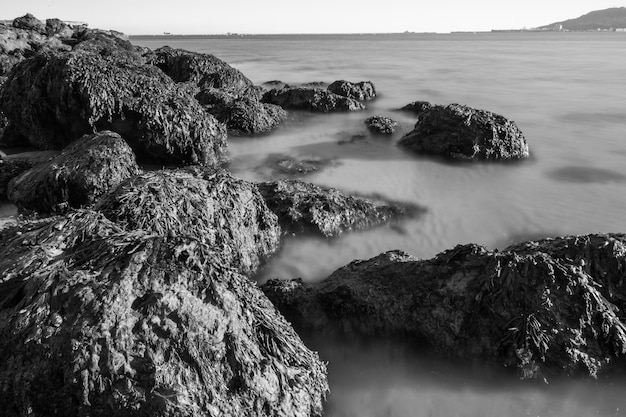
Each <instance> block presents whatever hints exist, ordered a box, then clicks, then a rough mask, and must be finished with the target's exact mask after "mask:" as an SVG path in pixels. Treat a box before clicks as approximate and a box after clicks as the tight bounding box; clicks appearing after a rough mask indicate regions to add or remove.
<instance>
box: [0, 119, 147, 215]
mask: <svg viewBox="0 0 626 417" xmlns="http://www.w3.org/2000/svg"><path fill="white" fill-rule="evenodd" d="M139 171H140V170H139V167H138V166H137V162H135V154H134V153H133V151H132V150H131V149H130V147H129V146H128V144H127V143H126V142H125V141H124V139H122V138H121V137H120V135H118V134H117V133H113V132H109V131H104V132H99V133H94V134H91V135H84V136H83V137H81V138H80V139H78V140H77V141H75V142H74V143H72V144H70V145H68V146H67V147H66V148H65V149H63V152H61V154H59V155H58V156H56V157H54V158H52V159H51V160H49V161H47V162H44V163H42V164H39V165H36V166H34V167H32V168H31V169H29V170H28V171H25V172H23V173H22V174H20V175H19V176H17V177H15V178H13V179H12V180H11V182H10V183H9V185H8V187H7V195H8V197H9V200H10V201H11V202H12V203H14V204H15V205H16V206H17V207H18V208H19V209H21V210H27V211H36V212H39V213H55V212H63V211H65V210H67V209H68V208H70V207H73V208H79V207H85V206H90V205H92V204H94V203H95V202H96V200H97V199H98V198H99V197H100V196H101V195H103V194H105V193H107V192H108V191H109V190H111V189H113V188H115V187H116V186H117V185H118V184H119V183H121V182H122V181H123V180H125V179H127V178H130V177H131V176H133V175H136V174H138V173H139Z"/></svg>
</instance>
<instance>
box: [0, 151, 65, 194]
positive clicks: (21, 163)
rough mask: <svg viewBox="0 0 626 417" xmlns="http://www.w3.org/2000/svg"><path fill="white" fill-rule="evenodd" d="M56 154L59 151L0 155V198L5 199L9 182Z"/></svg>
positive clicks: (0, 152)
mask: <svg viewBox="0 0 626 417" xmlns="http://www.w3.org/2000/svg"><path fill="white" fill-rule="evenodd" d="M0 154H2V151H0ZM58 154H59V151H34V152H21V153H16V154H12V155H0V198H6V196H7V186H8V185H9V181H11V180H12V179H13V178H15V177H17V176H18V175H20V174H21V173H23V172H26V171H28V170H29V169H31V168H32V167H34V166H36V165H39V164H42V163H44V162H46V161H49V160H50V159H52V158H54V157H55V156H57V155H58Z"/></svg>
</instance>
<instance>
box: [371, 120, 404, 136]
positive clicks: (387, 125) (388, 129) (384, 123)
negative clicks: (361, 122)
mask: <svg viewBox="0 0 626 417" xmlns="http://www.w3.org/2000/svg"><path fill="white" fill-rule="evenodd" d="M365 125H366V126H367V129H368V130H369V131H370V132H372V133H378V134H381V135H391V134H392V133H395V132H396V129H397V128H398V122H396V121H395V120H392V119H390V118H388V117H384V116H372V117H369V118H368V119H366V120H365Z"/></svg>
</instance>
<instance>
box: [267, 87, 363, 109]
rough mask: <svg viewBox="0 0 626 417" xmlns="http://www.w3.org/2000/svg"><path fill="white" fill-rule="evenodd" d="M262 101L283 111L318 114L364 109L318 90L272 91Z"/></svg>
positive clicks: (350, 101) (346, 98)
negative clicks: (307, 111)
mask: <svg viewBox="0 0 626 417" xmlns="http://www.w3.org/2000/svg"><path fill="white" fill-rule="evenodd" d="M263 101H264V102H266V103H270V104H276V105H278V106H281V107H283V108H285V109H294V110H309V111H314V112H320V113H328V112H334V111H357V110H363V109H364V108H365V107H364V106H363V104H361V103H359V102H358V101H356V100H354V99H351V98H348V97H343V96H340V95H337V94H334V93H331V92H330V91H326V90H321V89H318V88H300V87H298V88H283V89H272V90H270V91H268V92H266V93H265V94H264V95H263Z"/></svg>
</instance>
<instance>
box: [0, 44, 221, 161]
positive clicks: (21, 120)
mask: <svg viewBox="0 0 626 417" xmlns="http://www.w3.org/2000/svg"><path fill="white" fill-rule="evenodd" d="M0 111H2V112H3V113H4V114H5V116H6V117H7V118H8V120H9V123H10V126H9V128H7V130H9V129H11V132H12V133H13V134H15V135H18V136H20V137H23V138H25V139H26V140H27V141H28V143H30V144H32V145H33V146H36V147H38V148H41V149H62V148H63V147H64V146H65V145H67V144H68V143H69V142H71V141H73V140H75V139H77V138H79V137H80V136H81V135H83V134H86V133H91V132H93V131H94V129H95V130H112V131H115V132H117V133H119V134H121V135H122V136H123V137H124V138H125V139H126V140H127V141H128V143H129V144H130V146H131V147H132V148H133V150H134V151H135V153H136V155H137V158H138V159H139V160H140V161H146V162H150V163H168V164H181V163H187V164H189V163H200V164H206V165H214V164H218V163H221V162H223V160H224V153H225V146H226V131H225V129H224V127H223V125H221V124H220V123H219V122H217V120H215V118H214V117H213V116H211V115H210V114H208V113H207V112H206V111H205V110H204V109H203V108H202V107H201V106H200V104H199V103H198V102H197V101H196V99H195V98H194V97H193V96H192V95H191V94H190V93H189V92H188V91H186V90H185V89H183V88H180V87H179V86H177V85H176V84H175V83H174V82H173V81H172V80H171V79H170V78H169V77H168V76H166V75H165V74H163V72H162V71H161V70H159V69H158V68H156V67H154V66H151V65H146V64H145V61H144V59H143V58H142V57H141V54H140V53H139V51H138V50H137V49H136V48H134V47H133V46H132V45H130V43H128V42H127V41H125V40H123V39H120V38H118V37H115V36H111V35H107V34H106V33H99V32H98V33H92V32H89V33H87V34H86V35H85V36H84V38H81V42H80V43H79V44H78V45H76V46H75V47H74V49H73V51H71V52H56V53H47V54H39V55H36V56H34V57H33V58H30V59H28V60H25V61H23V62H21V63H19V64H18V65H17V66H16V67H15V68H14V69H13V71H12V72H11V74H10V76H9V78H8V80H7V81H6V82H5V84H4V85H3V87H2V89H1V90H0ZM5 135H6V132H5Z"/></svg>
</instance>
